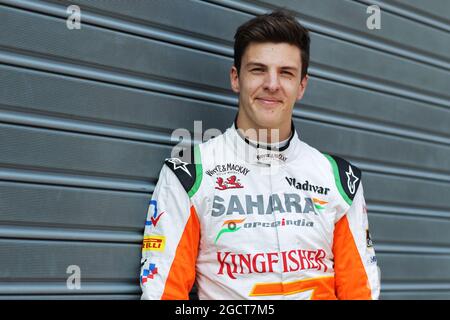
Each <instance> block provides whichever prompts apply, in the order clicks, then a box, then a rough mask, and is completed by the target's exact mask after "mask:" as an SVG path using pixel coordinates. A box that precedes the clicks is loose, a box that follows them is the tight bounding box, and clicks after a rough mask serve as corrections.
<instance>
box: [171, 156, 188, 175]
mask: <svg viewBox="0 0 450 320" xmlns="http://www.w3.org/2000/svg"><path fill="white" fill-rule="evenodd" d="M167 162H169V163H171V164H172V165H173V170H178V169H181V170H183V171H184V172H186V173H187V174H188V175H189V177H191V178H192V175H191V173H190V172H189V170H188V168H187V167H186V166H187V165H188V163H187V162H184V161H181V160H180V159H178V158H170V159H167Z"/></svg>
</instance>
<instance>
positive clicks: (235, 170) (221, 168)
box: [205, 163, 250, 177]
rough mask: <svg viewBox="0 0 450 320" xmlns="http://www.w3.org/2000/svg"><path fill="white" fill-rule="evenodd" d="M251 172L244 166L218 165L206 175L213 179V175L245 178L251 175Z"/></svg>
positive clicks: (232, 164)
mask: <svg viewBox="0 0 450 320" xmlns="http://www.w3.org/2000/svg"><path fill="white" fill-rule="evenodd" d="M249 172H250V170H249V169H247V168H246V167H244V166H241V165H239V164H234V163H227V164H218V165H217V166H215V167H214V168H212V169H211V170H206V171H205V173H206V174H207V175H208V176H210V177H212V176H213V175H224V174H243V175H244V176H246V175H247V173H249Z"/></svg>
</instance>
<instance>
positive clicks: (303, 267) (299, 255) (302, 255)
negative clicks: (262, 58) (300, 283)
mask: <svg viewBox="0 0 450 320" xmlns="http://www.w3.org/2000/svg"><path fill="white" fill-rule="evenodd" d="M304 251H305V250H297V252H298V257H299V259H300V269H301V270H305V263H304V261H308V259H306V256H305V255H304V254H303V252H304Z"/></svg>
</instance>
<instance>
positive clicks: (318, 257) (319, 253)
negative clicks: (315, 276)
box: [315, 249, 328, 272]
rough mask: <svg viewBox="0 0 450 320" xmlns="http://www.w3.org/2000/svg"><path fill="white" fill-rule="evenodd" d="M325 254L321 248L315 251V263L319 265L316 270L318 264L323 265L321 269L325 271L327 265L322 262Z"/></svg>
mask: <svg viewBox="0 0 450 320" xmlns="http://www.w3.org/2000/svg"><path fill="white" fill-rule="evenodd" d="M326 256H327V255H326V253H325V251H324V250H322V249H319V250H317V253H316V258H315V259H316V262H317V264H318V265H319V267H318V270H320V265H322V266H323V271H324V272H326V271H327V269H328V268H327V265H326V264H325V262H323V259H324V258H325V257H326Z"/></svg>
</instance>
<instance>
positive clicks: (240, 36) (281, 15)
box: [234, 10, 310, 79]
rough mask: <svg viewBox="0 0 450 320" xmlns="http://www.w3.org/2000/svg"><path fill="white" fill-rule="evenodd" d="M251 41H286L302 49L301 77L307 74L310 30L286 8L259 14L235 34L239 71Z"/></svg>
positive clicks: (236, 60) (236, 64)
mask: <svg viewBox="0 0 450 320" xmlns="http://www.w3.org/2000/svg"><path fill="white" fill-rule="evenodd" d="M251 42H256V43H262V42H275V43H280V42H286V43H289V44H292V45H295V46H297V47H298V48H299V49H300V54H301V61H302V74H301V78H302V79H303V77H304V76H305V75H306V74H307V72H308V65H309V43H310V38H309V32H308V29H306V28H305V27H303V26H302V25H301V24H300V23H299V22H298V21H297V20H296V18H295V17H294V15H293V14H291V13H290V12H288V11H286V10H277V11H274V12H271V13H267V14H263V15H258V16H256V17H255V18H253V19H251V20H249V21H247V22H246V23H244V24H243V25H241V26H240V27H239V28H238V29H237V30H236V34H235V35H234V66H235V67H236V69H237V71H238V73H239V71H240V69H241V59H242V56H243V55H244V52H245V49H246V48H247V47H248V45H249V44H250V43H251Z"/></svg>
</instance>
